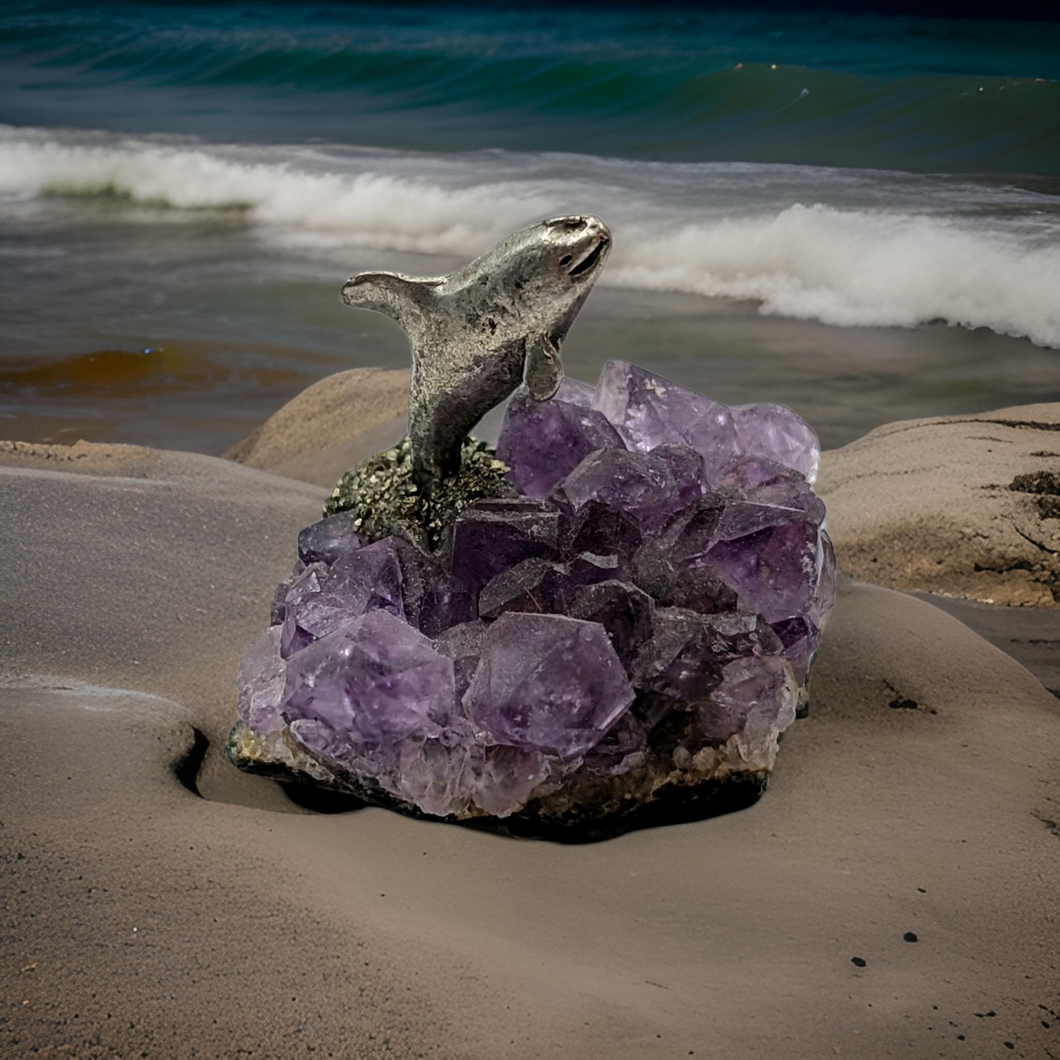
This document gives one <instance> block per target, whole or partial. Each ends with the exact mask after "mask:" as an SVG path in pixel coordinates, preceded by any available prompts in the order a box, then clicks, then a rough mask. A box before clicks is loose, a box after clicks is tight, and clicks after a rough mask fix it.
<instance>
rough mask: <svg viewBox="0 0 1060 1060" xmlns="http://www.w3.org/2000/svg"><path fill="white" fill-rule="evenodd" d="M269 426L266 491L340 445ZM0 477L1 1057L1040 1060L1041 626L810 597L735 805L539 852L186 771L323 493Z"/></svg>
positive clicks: (1013, 616) (1058, 904)
mask: <svg viewBox="0 0 1060 1060" xmlns="http://www.w3.org/2000/svg"><path fill="white" fill-rule="evenodd" d="M374 378H375V381H376V382H375V386H374V388H373V387H372V386H368V385H367V384H365V385H364V386H363V387H362V394H361V397H362V400H363V401H365V402H366V403H367V405H368V406H371V404H372V401H373V400H374V398H373V395H374V396H375V397H377V398H378V402H377V408H378V417H377V418H378V421H379V423H380V424H382V425H384V428H385V425H386V424H387V423H389V422H390V420H391V419H392V414H391V411H390V406H389V405H388V404H387V400H388V399H387V398H386V395H387V393H388V391H387V387H388V386H391V383H390V379H389V377H388V376H386V375H378V374H377V375H376V376H375V377H374ZM362 382H363V380H362ZM326 391H327V388H326V387H325V388H324V391H322V392H321V393H320V394H318V395H317V397H316V398H314V397H313V395H303V397H302V399H301V400H302V402H303V407H308V406H309V404H311V402H312V401H314V400H316V401H324V402H326V400H327V399H328V395H327V393H326ZM1054 408H1055V407H1054ZM281 413H282V410H281ZM270 422H271V424H272V428H271V430H268V429H266V428H263V430H262V432H260V433H259V434H258V435H257V439H256V440H257V443H258V444H259V445H260V446H263V447H264V446H265V444H266V443H269V444H271V445H274V446H275V448H274V450H273V457H272V459H274V460H275V461H276V462H277V463H282V462H285V461H286V462H287V466H288V467H289V468H290V467H292V466H293V465H292V464H291V461H296V462H297V463H299V464H300V466H301V469H302V470H301V472H300V477H301V478H302V479H307V478H312V477H313V476H314V474H316V475H317V477H319V472H314V470H313V464H314V461H313V454H314V452H316V453H319V454H323V455H322V457H321V459H323V460H328V459H334V449H335V447H336V446H341V445H349V444H353V442H351V440H350V439H344V438H338V437H335V436H334V435H333V434H331V433H329V429H328V428H327V427H326V425H323V426H322V427H321V430H320V431H319V432H318V433H317V434H311V435H308V436H307V435H304V434H303V435H300V436H298V437H295V436H294V435H292V434H288V435H287V436H286V442H287V445H286V446H285V445H284V444H283V443H284V440H285V436H284V433H283V430H282V427H283V423H284V416H283V415H282V414H277V416H276V417H273V419H272V421H270ZM321 422H322V424H323V420H322V421H321ZM369 429H374V428H372V427H371V426H370V428H369ZM270 436H271V441H270ZM353 441H354V442H355V439H354V440H353ZM253 443H254V440H253V439H252V440H251V442H250V443H248V444H247V445H246V446H245V447H244V449H243V452H244V454H246V453H249V452H251V451H252V450H253ZM859 444H861V445H862V447H863V448H866V446H867V443H859ZM848 448H851V447H848ZM868 448H869V449H870V450H871V446H869V447H868ZM259 452H266V453H267V452H268V449H267V448H262V449H261V450H259ZM236 455H238V453H237V454H236ZM863 459H864V468H863V470H864V473H865V474H870V473H871V471H872V466H873V460H874V459H876V458H875V456H873V455H872V453H871V452H869V455H867V456H864V457H863ZM851 460H852V457H851V454H850V452H843V453H839V454H833V453H831V452H829V453H826V454H825V455H824V457H823V460H822V481H823V482H828V481H829V475H830V474H831V470H832V468H833V467H839V466H840V465H842V467H843V468H844V470H845V471H846V472H848V473H850V472H851V469H852V468H853V465H852V463H851ZM259 463H260V464H268V463H269V460H268V459H265V458H262V459H261V460H260V461H259ZM855 470H856V469H855ZM1016 470H1019V469H1016ZM1013 473H1015V470H1014V472H1013ZM0 488H2V490H3V502H2V503H3V510H4V511H5V512H6V513H7V516H6V518H5V519H4V521H3V524H2V527H0V536H2V539H3V552H4V555H5V556H8V557H11V559H10V560H9V561H8V562H7V563H6V564H5V565H4V570H3V575H2V577H3V579H4V585H3V590H2V591H3V599H4V600H5V601H6V603H7V607H6V608H5V618H4V621H3V623H2V626H0V636H2V653H3V654H2V657H3V677H2V681H0V701H2V704H3V707H2V710H0V726H2V729H3V731H2V736H0V739H2V746H3V748H4V751H3V769H2V770H0V777H2V780H0V784H2V795H0V805H2V807H3V810H2V814H0V820H2V833H0V834H2V857H3V862H4V866H3V871H4V874H5V884H4V887H3V889H2V901H3V922H4V927H5V930H4V931H3V933H2V941H0V984H2V989H0V995H2V997H3V1013H2V1020H3V1023H2V1026H0V1041H2V1042H3V1051H4V1054H5V1055H10V1056H30V1055H37V1054H41V1053H47V1054H48V1055H63V1056H71V1057H89V1056H93V1057H125V1056H142V1055H147V1056H234V1055H240V1054H246V1055H253V1056H257V1057H277V1058H279V1057H290V1056H295V1055H301V1054H303V1053H305V1054H309V1053H317V1054H319V1055H327V1056H336V1057H338V1056H350V1057H358V1058H360V1057H365V1058H369V1057H384V1056H407V1057H426V1056H436V1057H446V1058H448V1057H454V1058H455V1057H461V1058H462V1057H482V1058H494V1057H512V1058H524V1057H525V1058H532V1057H557V1058H560V1057H564V1058H565V1057H579V1058H582V1057H585V1058H594V1057H601V1058H603V1057H622V1058H627V1057H628V1058H630V1060H639V1058H642V1057H687V1056H691V1055H695V1056H697V1057H703V1056H707V1057H718V1058H721V1057H726V1058H730V1057H735V1058H740V1057H764V1056H777V1057H780V1056H782V1057H794V1058H801V1057H805V1058H808V1060H809V1058H814V1060H816V1058H819V1057H822V1056H848V1057H866V1058H876V1057H881V1058H882V1057H893V1056H912V1057H927V1056H966V1057H968V1056H972V1057H992V1056H1002V1055H1014V1056H1024V1057H1043V1058H1044V1057H1048V1056H1052V1055H1060V1037H1058V1035H1060V1027H1058V1026H1057V1024H1058V1022H1060V1020H1058V1017H1057V1013H1058V1012H1060V992H1058V987H1057V984H1058V982H1060V967H1058V965H1060V961H1058V959H1057V956H1056V954H1057V952H1058V950H1060V945H1058V944H1060V929H1058V917H1060V826H1058V824H1057V821H1058V820H1060V769H1058V766H1060V705H1058V701H1057V699H1056V697H1055V696H1054V695H1052V694H1050V693H1049V691H1047V690H1046V688H1045V687H1043V684H1042V683H1041V681H1040V680H1039V679H1038V677H1036V676H1034V675H1033V674H1032V673H1031V672H1030V671H1029V670H1028V669H1026V668H1025V667H1024V666H1023V665H1021V664H1020V662H1017V661H1016V658H1014V657H1013V656H1014V655H1015V656H1017V657H1019V655H1020V651H1019V647H1018V646H1016V647H1014V648H1013V650H1012V651H1011V652H1008V653H1006V652H1005V651H1003V650H999V648H998V647H995V646H994V645H997V644H1000V645H1001V646H1002V647H1004V644H1005V641H1006V639H1008V640H1009V641H1010V642H1011V643H1012V644H1014V645H1015V643H1016V641H1018V640H1023V641H1032V640H1034V641H1048V640H1052V641H1053V642H1054V643H1055V642H1058V641H1060V632H1058V630H1060V624H1057V623H1056V622H1055V619H1054V616H1056V615H1057V614H1058V612H1057V611H1055V610H1051V609H1032V608H1008V609H1006V608H1001V607H996V606H995V607H988V606H987V605H982V604H979V605H976V604H974V603H971V602H960V601H958V602H957V606H956V607H953V606H951V605H952V603H953V601H947V600H946V599H939V602H940V603H942V604H943V606H944V607H946V606H949V607H950V610H955V611H956V613H957V614H958V616H959V618H961V619H963V621H959V620H958V618H955V617H953V616H952V615H951V614H947V613H946V611H945V610H944V609H942V608H940V607H938V606H935V605H934V603H933V602H931V598H919V599H918V598H915V597H913V596H912V595H909V594H908V593H904V592H899V591H895V590H893V589H888V588H883V587H880V586H874V585H869V584H866V583H864V582H857V581H853V580H851V579H850V578H848V577H844V578H843V579H842V583H841V586H840V592H839V599H838V603H837V606H836V608H835V611H834V613H833V615H832V618H831V621H830V624H829V626H828V628H827V631H826V634H825V638H824V641H823V644H822V649H821V652H820V656H819V659H818V662H817V666H816V669H815V672H814V677H813V686H812V708H811V714H810V716H809V717H808V718H806V719H804V720H801V721H799V722H797V723H796V724H795V725H794V726H793V728H792V729H791V730H789V732H788V733H787V734H786V736H785V739H784V741H783V745H782V747H781V753H780V757H779V761H778V765H777V769H776V772H775V774H774V777H773V780H772V783H771V785H770V788H769V790H768V791H767V792H766V794H765V796H764V797H763V798H762V799H761V801H760V802H759V803H757V804H756V805H755V806H753V807H752V808H750V809H748V810H745V811H742V812H740V813H736V814H731V815H728V816H724V817H718V818H715V819H711V820H705V821H700V822H697V823H693V824H683V825H675V826H670V827H663V828H655V829H649V830H644V831H640V832H635V833H632V834H629V835H626V836H623V837H621V838H619V839H615V840H611V841H608V842H603V843H596V844H589V845H575V846H564V845H558V844H554V843H545V842H536V841H525V840H513V839H506V838H502V837H498V836H495V835H490V834H486V833H481V832H476V831H472V830H468V829H465V828H460V827H455V826H449V825H444V824H432V823H429V822H419V821H411V820H407V819H405V818H402V817H400V816H398V815H396V814H393V813H390V812H387V811H384V810H379V809H360V810H356V811H352V812H344V813H327V814H323V813H311V812H307V811H306V810H305V809H304V808H302V807H299V806H296V805H295V804H294V803H293V802H291V800H290V799H289V798H288V797H287V796H286V795H285V794H284V792H283V790H282V789H281V788H280V787H279V786H278V785H276V784H275V783H273V782H271V781H266V780H262V779H259V778H252V777H248V776H244V775H242V774H240V773H238V772H237V771H236V770H234V769H233V768H232V767H231V766H229V765H228V764H227V763H226V762H225V761H224V760H223V758H222V757H221V755H220V753H219V748H220V745H221V741H222V740H223V737H224V735H225V733H226V731H227V729H228V727H229V726H230V724H231V721H232V719H233V717H234V695H235V692H234V673H235V668H236V664H237V661H238V658H239V655H240V653H241V651H242V649H243V647H244V646H245V645H246V643H247V642H248V641H249V640H250V639H251V638H252V637H253V636H254V635H255V634H256V633H257V632H258V631H259V629H260V628H261V627H262V626H263V625H264V623H265V619H266V616H267V612H268V603H269V600H270V598H271V596H272V590H273V587H274V584H275V582H276V581H278V580H279V579H280V578H281V577H282V576H283V575H284V574H285V573H286V571H287V570H288V569H289V566H290V563H291V558H292V555H293V548H294V539H295V535H296V533H297V531H298V529H299V528H300V527H301V526H303V525H305V524H307V523H309V522H311V521H312V520H313V519H315V518H316V517H317V513H318V512H319V508H320V505H321V503H322V501H323V499H324V497H325V495H326V489H325V488H324V487H323V486H321V485H315V484H313V483H312V482H307V481H300V480H299V478H297V477H284V476H280V475H277V474H274V473H272V472H271V471H270V470H268V469H267V468H263V467H260V466H259V467H247V466H244V465H241V464H240V463H238V462H236V461H234V460H231V459H229V460H223V459H219V458H216V457H210V456H204V455H199V454H191V453H180V452H169V451H162V450H152V449H144V448H136V447H127V446H106V445H93V444H89V443H79V444H78V445H75V446H72V447H66V446H63V447H52V446H41V445H37V444H29V443H3V444H2V446H0ZM829 504H830V512H831V514H830V520H833V521H834V522H835V523H836V524H837V525H842V523H843V518H844V515H843V511H844V510H843V498H842V495H841V493H839V492H837V493H836V494H835V495H834V497H830V498H829ZM856 515H857V513H856V511H855V512H854V514H853V515H851V516H849V519H848V522H852V521H853V520H854V519H855V516H856ZM839 563H840V566H841V568H842V567H843V566H844V553H843V548H842V544H841V543H840V548H839ZM980 611H981V612H982V614H981V616H980V617H978V618H977V617H976V616H977V615H979V613H980ZM1028 621H1030V622H1032V623H1033V628H1032V629H1030V632H1031V633H1037V634H1038V636H1036V637H1035V636H1030V635H1028V629H1029V628H1030V627H1028V625H1027V623H1028ZM1050 623H1052V625H1050ZM976 628H981V629H982V630H983V633H984V634H985V637H986V639H984V637H983V636H980V635H979V633H977V632H975V629H976ZM991 642H992V643H991ZM1035 650H1037V652H1038V654H1037V655H1035V656H1034V657H1033V658H1031V657H1030V656H1027V661H1028V662H1029V663H1030V664H1031V665H1032V666H1038V665H1039V664H1041V666H1040V667H1039V669H1038V671H1037V672H1039V674H1040V675H1042V676H1044V675H1046V669H1043V668H1041V667H1044V666H1045V664H1046V663H1048V659H1046V658H1044V657H1043V656H1042V651H1043V650H1044V649H1043V648H1042V644H1040V643H1039V644H1037V646H1036V648H1035ZM1032 654H1033V651H1032ZM1054 687H1055V685H1054ZM197 734H198V735H197ZM203 754H205V757H204V758H203ZM333 808H334V807H333ZM913 937H915V939H916V941H906V939H911V938H913ZM854 958H858V961H854Z"/></svg>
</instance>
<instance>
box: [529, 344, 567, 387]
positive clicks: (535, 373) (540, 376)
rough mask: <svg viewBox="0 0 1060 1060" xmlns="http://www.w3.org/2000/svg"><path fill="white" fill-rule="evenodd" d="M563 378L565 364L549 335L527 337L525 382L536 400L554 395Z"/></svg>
mask: <svg viewBox="0 0 1060 1060" xmlns="http://www.w3.org/2000/svg"><path fill="white" fill-rule="evenodd" d="M562 380H563V365H562V364H561V363H560V359H559V348H558V347H557V346H556V345H555V343H553V341H552V340H551V339H550V338H549V337H548V336H547V335H535V336H532V337H531V338H529V339H527V342H526V360H525V361H524V362H523V382H524V383H526V386H527V389H528V390H529V391H530V396H531V397H532V398H533V399H534V400H535V401H546V400H548V398H550V397H552V396H553V395H554V394H555V393H556V391H557V390H559V384H560V383H561V382H562Z"/></svg>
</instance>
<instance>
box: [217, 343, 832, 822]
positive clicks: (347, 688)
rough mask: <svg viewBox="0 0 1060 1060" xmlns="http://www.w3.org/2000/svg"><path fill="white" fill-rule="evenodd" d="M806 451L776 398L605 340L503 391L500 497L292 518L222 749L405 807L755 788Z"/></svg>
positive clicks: (818, 557)
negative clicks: (444, 513)
mask: <svg viewBox="0 0 1060 1060" xmlns="http://www.w3.org/2000/svg"><path fill="white" fill-rule="evenodd" d="M818 455H819V450H818V444H817V439H816V437H815V436H814V434H813V432H812V431H811V430H810V428H809V427H808V426H807V425H806V424H805V423H804V422H803V421H802V420H801V419H799V418H798V417H797V416H796V415H795V414H794V413H792V412H791V411H790V410H788V409H786V408H783V407H782V406H779V405H767V404H759V405H750V406H747V407H744V408H728V407H726V406H725V405H721V404H718V403H717V402H714V401H711V400H710V399H709V398H706V397H704V396H702V395H700V394H697V393H695V392H693V391H691V390H688V389H686V388H684V387H681V386H678V385H676V384H674V383H671V382H669V381H667V380H665V379H662V378H659V377H658V376H654V375H652V374H650V373H648V372H646V371H643V370H642V369H640V368H637V367H634V366H633V365H631V364H627V363H625V362H622V361H612V362H610V363H608V364H607V365H606V366H605V368H604V370H603V373H602V375H601V378H600V381H599V385H598V386H597V387H595V388H593V387H590V386H588V385H585V384H581V383H576V382H574V381H572V380H564V381H563V383H562V385H561V387H560V390H559V392H558V393H557V395H556V396H555V397H554V398H553V399H550V400H546V401H535V400H533V399H531V398H530V397H529V396H528V395H527V394H525V393H521V394H516V396H515V397H514V398H513V399H512V401H511V403H510V405H509V407H508V410H507V414H506V418H505V421H504V425H503V428H502V430H501V434H500V438H499V442H498V445H497V451H496V457H497V459H498V460H500V461H501V462H503V465H505V467H506V468H507V473H506V478H507V483H508V485H507V486H506V487H505V490H504V491H502V492H506V493H507V495H505V496H497V497H487V498H479V499H476V500H473V501H471V502H470V503H469V505H468V506H466V507H465V508H464V509H463V510H462V511H460V512H459V514H457V515H456V516H455V519H454V521H453V523H452V526H451V532H450V533H448V534H447V535H446V537H445V540H444V542H443V543H442V544H441V545H440V547H439V548H438V550H437V551H436V552H434V553H430V554H428V553H427V552H425V551H422V550H421V548H420V547H417V546H416V545H414V544H412V543H411V542H410V541H408V540H406V539H405V538H404V537H401V536H398V535H397V534H391V535H390V536H385V537H382V538H380V539H378V540H374V541H368V540H366V539H365V537H364V536H362V535H361V534H360V533H359V532H358V529H357V512H356V511H348V512H339V513H337V514H334V515H331V516H329V517H328V518H325V519H324V520H322V521H321V522H318V523H316V524H314V525H313V526H310V527H308V528H307V529H305V530H304V531H303V532H302V533H301V535H300V536H299V541H298V551H299V562H298V564H297V566H296V568H295V573H294V575H293V576H292V577H291V578H289V579H288V580H287V581H285V582H284V583H283V584H282V585H280V587H279V589H278V591H277V594H276V598H275V601H274V604H273V609H272V625H271V627H270V628H269V630H268V631H267V632H265V633H263V634H262V635H261V636H260V637H258V638H257V640H255V641H254V642H253V643H252V644H251V645H250V647H249V648H248V649H247V651H246V653H245V655H244V657H243V661H242V664H241V667H240V671H239V715H240V723H239V724H237V726H236V728H235V730H233V734H232V738H231V740H230V743H229V748H228V752H229V756H230V757H231V758H232V759H233V761H235V762H236V763H237V764H238V765H240V766H241V767H243V768H247V769H252V770H253V769H257V770H258V771H261V772H272V773H273V774H274V775H285V776H287V777H288V778H290V777H300V778H302V779H311V780H313V781H315V782H316V783H318V784H323V785H324V786H327V787H332V788H336V789H339V790H344V791H349V792H353V793H355V794H357V795H359V796H361V797H362V798H365V799H368V800H370V801H374V802H378V803H382V804H384V805H390V806H393V807H395V808H398V809H403V810H406V811H408V812H413V813H421V814H428V815H436V816H442V817H450V818H456V819H467V818H475V817H492V818H509V819H510V820H512V821H522V822H524V823H526V822H532V823H536V824H539V825H541V826H542V827H558V828H564V827H574V828H577V827H588V828H590V829H595V830H596V831H597V832H600V831H601V830H602V831H603V832H607V831H620V830H622V829H623V828H626V827H629V826H631V824H632V823H636V822H637V821H638V819H642V820H647V819H658V817H659V814H658V813H657V812H656V811H658V809H659V808H660V807H663V808H665V809H666V811H667V812H671V811H672V814H673V816H681V815H682V814H683V813H684V812H685V811H684V810H682V809H681V807H685V809H686V810H687V808H688V807H690V806H694V807H696V811H695V812H697V813H701V812H709V809H710V803H711V800H716V801H717V800H721V801H724V797H725V792H726V791H727V790H735V789H739V790H741V791H743V792H744V793H745V795H746V794H747V793H750V794H751V795H756V794H757V793H758V792H760V791H761V789H762V787H763V786H764V783H765V780H766V778H767V777H768V774H769V771H770V770H771V768H772V766H773V763H774V760H775V756H776V750H777V741H778V738H779V736H780V734H781V732H782V731H783V730H784V729H785V728H786V727H787V726H788V725H790V724H791V722H792V721H793V720H794V718H795V716H796V708H797V706H798V705H799V702H800V697H803V698H804V697H805V688H806V683H807V679H808V676H809V670H810V664H811V661H812V659H813V655H814V652H815V650H816V647H817V641H818V636H819V633H820V629H821V625H822V622H823V620H824V618H825V615H826V614H827V612H828V610H829V608H830V607H831V605H832V602H833V598H834V571H835V560H834V555H833V552H832V547H831V544H830V542H829V540H828V535H827V534H826V533H825V532H824V530H823V529H822V528H821V523H822V520H823V518H824V505H823V503H822V502H821V500H820V499H819V498H818V497H817V496H816V494H815V493H814V492H813V489H812V487H811V483H812V482H813V479H814V476H815V473H816V470H817V461H818ZM653 813H654V818H653Z"/></svg>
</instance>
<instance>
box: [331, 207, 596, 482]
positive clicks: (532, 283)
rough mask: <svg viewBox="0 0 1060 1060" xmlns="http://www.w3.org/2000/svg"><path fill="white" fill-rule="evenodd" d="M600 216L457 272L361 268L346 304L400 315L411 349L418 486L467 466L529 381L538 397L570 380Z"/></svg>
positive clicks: (570, 222) (496, 250)
mask: <svg viewBox="0 0 1060 1060" xmlns="http://www.w3.org/2000/svg"><path fill="white" fill-rule="evenodd" d="M610 248H611V232H610V231H609V229H608V227H607V225H605V224H604V223H603V221H601V220H600V219H599V218H598V217H591V216H587V215H586V216H582V215H574V216H571V217H553V218H550V219H549V220H547V221H541V222H539V223H538V224H534V225H530V227H529V228H523V229H521V230H520V231H518V232H516V233H514V234H513V235H510V236H508V238H507V239H504V240H502V241H501V242H500V243H498V244H497V245H496V246H494V247H492V248H491V249H489V250H487V251H486V253H485V254H483V255H482V256H481V257H480V258H476V259H475V260H474V261H473V262H471V263H470V264H469V265H465V266H464V267H463V268H460V269H457V270H456V271H455V272H451V273H449V275H448V276H437V277H433V278H414V277H410V276H401V275H399V274H397V273H392V272H362V273H359V274H358V275H356V276H353V277H351V278H350V279H349V280H348V281H347V282H346V284H345V285H344V286H343V288H342V298H343V301H344V302H345V303H346V304H347V305H351V306H359V307H360V308H362V309H374V310H375V311H376V312H379V313H385V314H386V315H387V316H389V317H392V318H393V319H394V320H396V321H397V323H398V324H399V325H400V326H401V328H402V329H403V330H404V332H405V334H406V335H408V337H409V341H410V342H411V344H412V384H411V386H410V389H409V441H410V443H411V449H412V463H413V474H414V477H415V481H416V484H417V486H418V487H420V488H421V489H422V490H424V491H425V492H426V493H428V494H429V493H430V492H431V488H432V486H433V484H434V483H435V482H437V481H439V480H441V479H442V478H445V477H448V476H449V475H452V474H453V473H454V472H455V471H457V470H459V467H460V448H461V445H462V444H463V442H464V439H465V438H466V437H467V435H468V433H469V432H470V431H471V429H472V428H473V427H474V426H475V424H476V423H478V421H479V420H480V419H481V418H482V417H483V416H484V415H485V414H486V413H487V412H488V411H489V410H490V409H491V408H494V407H495V406H496V405H499V404H500V403H501V402H502V401H503V400H504V399H505V398H506V397H508V395H509V394H511V393H512V392H513V391H514V390H515V389H516V387H518V386H519V383H520V382H525V383H526V385H527V387H528V389H529V391H530V394H531V396H532V397H534V398H536V399H537V400H538V401H543V400H545V399H546V398H550V397H552V395H553V394H554V393H555V392H556V389H557V388H558V387H559V384H560V380H561V378H562V376H563V370H562V366H561V365H560V359H559V348H560V344H561V343H562V342H563V339H564V337H565V336H566V334H567V331H568V330H569V328H570V326H571V323H572V322H573V320H574V318H575V316H577V314H578V310H579V309H581V307H582V304H583V303H584V301H585V299H586V297H587V296H588V294H589V291H590V290H591V289H592V286H593V284H594V283H595V282H596V278H597V276H599V274H600V270H601V269H602V267H603V264H604V262H605V261H606V259H607V254H608V251H609V250H610Z"/></svg>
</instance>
